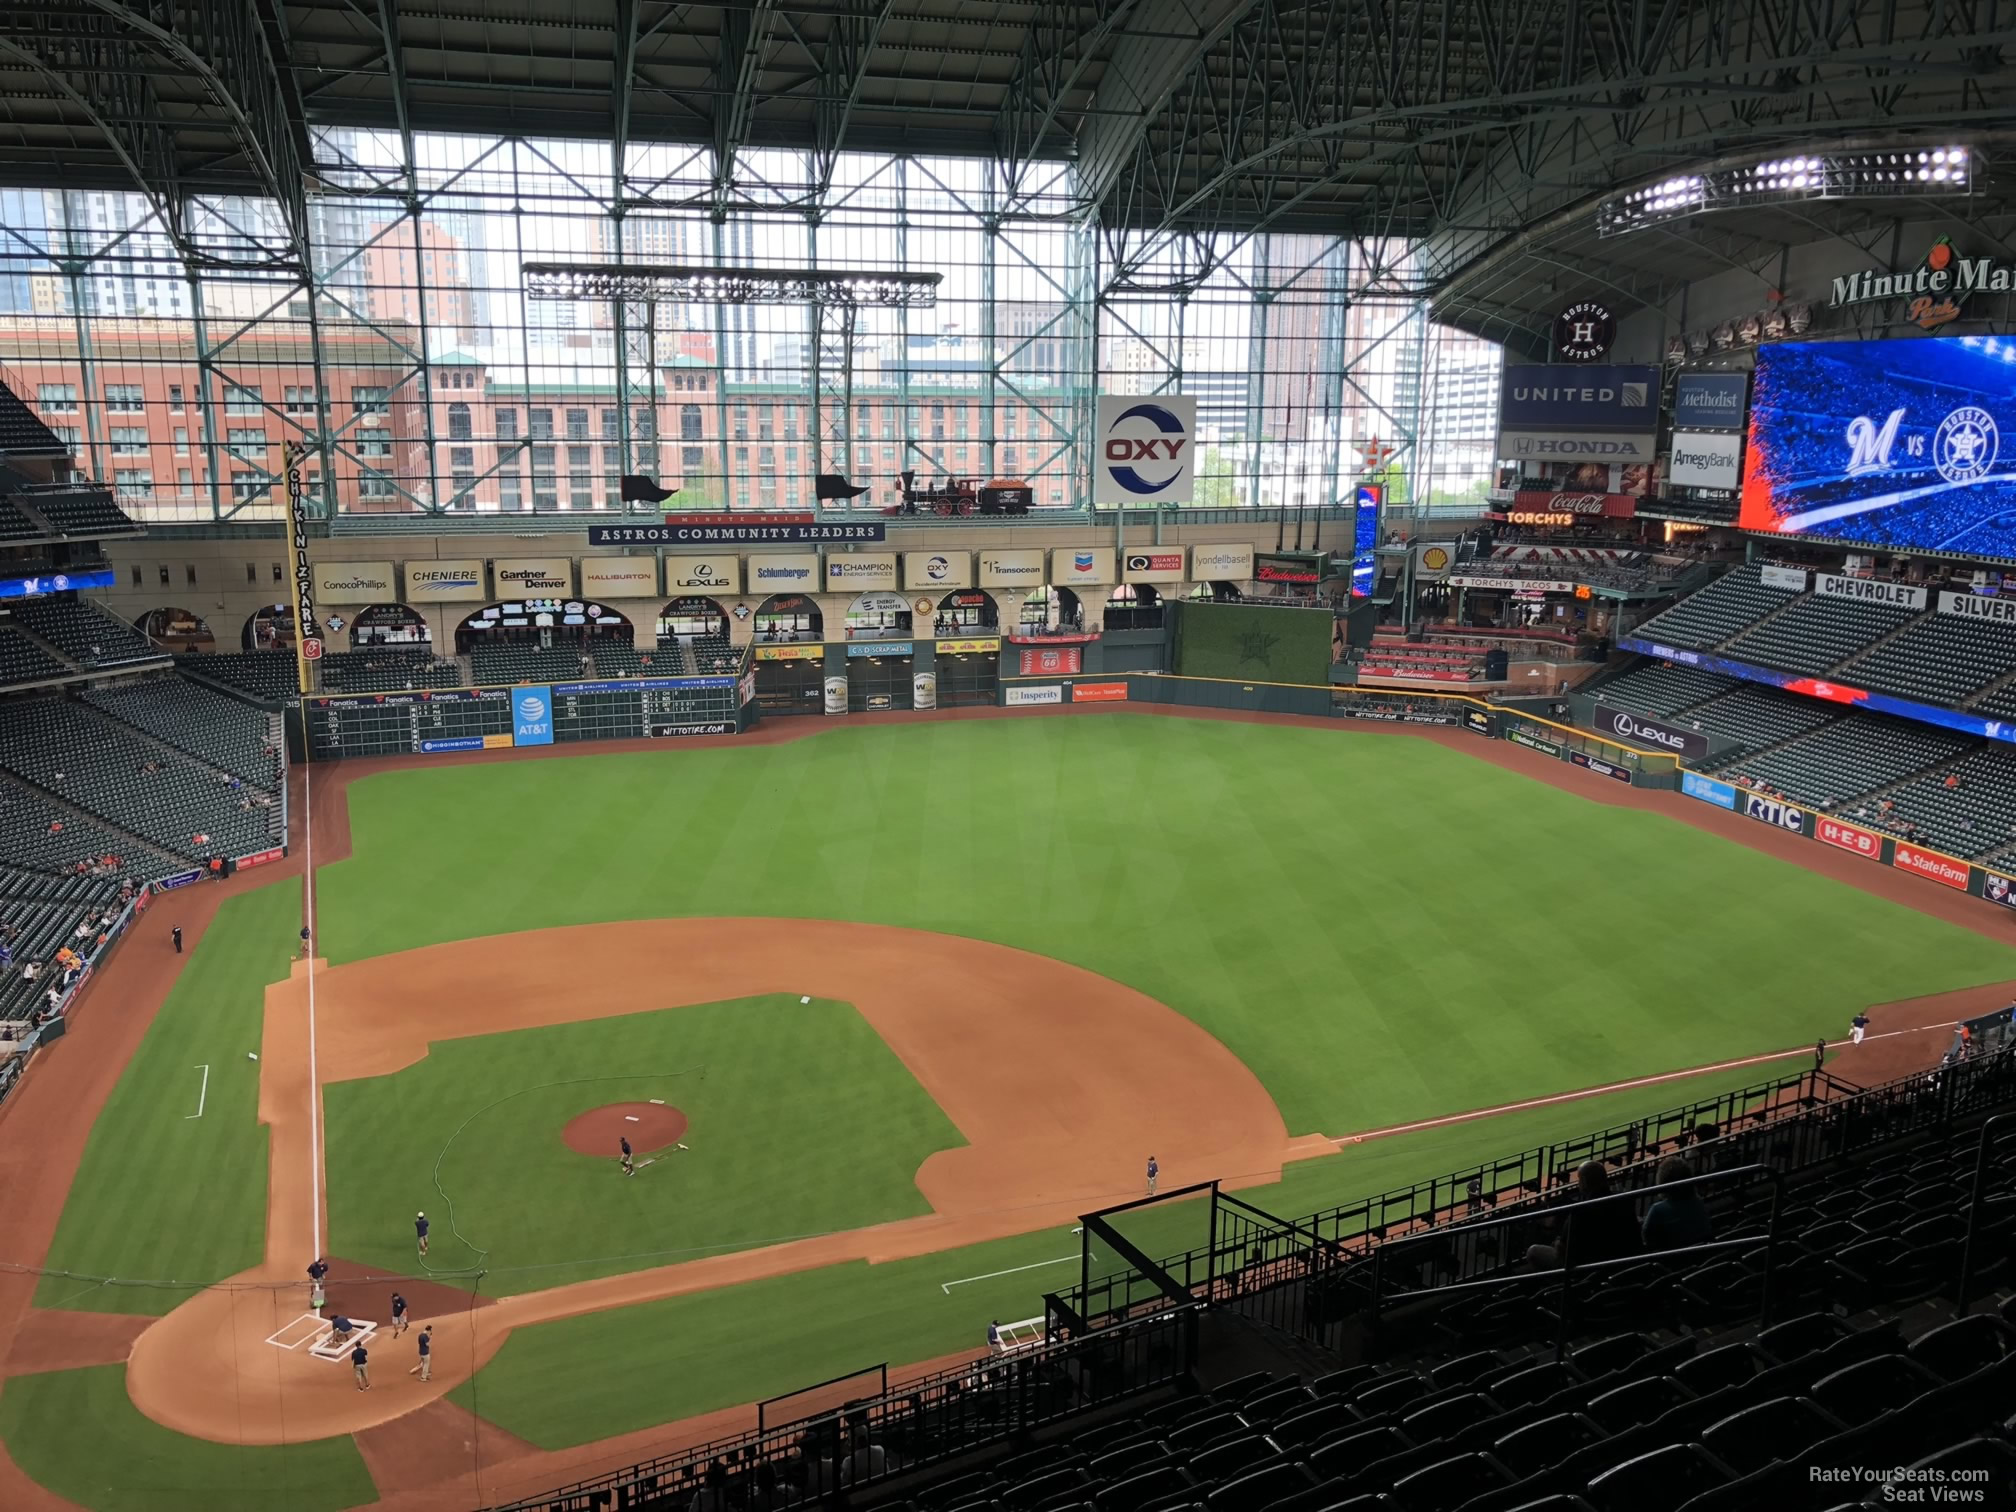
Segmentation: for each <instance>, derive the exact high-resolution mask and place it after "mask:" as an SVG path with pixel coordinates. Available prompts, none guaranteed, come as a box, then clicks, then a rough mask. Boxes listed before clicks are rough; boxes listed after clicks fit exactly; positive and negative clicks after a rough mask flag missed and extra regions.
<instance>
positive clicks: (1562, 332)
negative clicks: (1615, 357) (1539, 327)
mask: <svg viewBox="0 0 2016 1512" xmlns="http://www.w3.org/2000/svg"><path fill="white" fill-rule="evenodd" d="M1616 339H1617V317H1616V316H1615V315H1613V314H1611V313H1610V309H1609V307H1608V306H1607V305H1601V304H1598V303H1597V302H1596V301H1595V300H1593V299H1585V300H1582V301H1581V302H1580V303H1578V304H1572V305H1570V306H1568V308H1567V309H1565V310H1563V311H1562V312H1561V313H1560V314H1559V315H1557V316H1555V317H1554V350H1555V351H1556V352H1557V353H1558V354H1559V355H1560V357H1561V360H1562V361H1563V362H1601V361H1602V360H1603V359H1604V358H1605V357H1607V356H1609V355H1610V346H1611V343H1613V342H1615V341H1616Z"/></svg>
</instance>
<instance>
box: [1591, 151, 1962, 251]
mask: <svg viewBox="0 0 2016 1512" xmlns="http://www.w3.org/2000/svg"><path fill="white" fill-rule="evenodd" d="M1973 192H1974V163H1973V155H1972V153H1971V152H1970V151H1969V149H1968V148H1966V147H1957V146H1944V147H1910V148H1903V147H1900V148H1897V149H1896V150H1894V151H1885V152H1839V153H1828V154H1818V155H1812V156H1805V155H1802V156H1799V157H1781V158H1767V159H1765V160H1764V161H1762V162H1757V163H1745V164H1741V165H1738V166H1735V167H1727V168H1714V169H1709V170H1708V171H1706V172H1703V173H1692V174H1682V175H1678V176H1676V177H1672V178H1667V179H1663V180H1661V181H1660V182H1659V183H1656V184H1646V185H1643V186H1641V187H1639V188H1636V189H1630V190H1627V191H1625V192H1624V193H1622V194H1615V195H1612V196H1611V197H1610V198H1608V199H1606V200H1604V201H1603V203H1602V204H1600V205H1598V206H1597V207H1596V231H1597V234H1598V235H1599V236H1622V235H1624V234H1626V233H1628V232H1631V231H1642V230H1644V229H1645V228H1646V227H1648V226H1656V225H1661V224H1664V223H1666V222H1669V221H1675V220H1680V219H1683V218H1684V217H1686V216H1690V215H1698V214H1700V213H1701V212H1703V211H1707V210H1741V209H1745V208H1748V207H1751V206H1756V205H1771V204H1785V203H1789V202H1792V201H1797V200H1811V199H1885V198H1894V197H1895V196H1898V195H1912V196H1923V195H1934V194H1936V195H1949V194H1959V195H1966V194H1972V193H1973Z"/></svg>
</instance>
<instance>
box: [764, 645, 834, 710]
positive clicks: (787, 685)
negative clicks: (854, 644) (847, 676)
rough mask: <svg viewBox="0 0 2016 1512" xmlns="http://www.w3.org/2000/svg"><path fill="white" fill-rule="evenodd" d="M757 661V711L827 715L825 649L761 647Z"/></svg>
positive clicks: (806, 646)
mask: <svg viewBox="0 0 2016 1512" xmlns="http://www.w3.org/2000/svg"><path fill="white" fill-rule="evenodd" d="M752 654H753V656H754V657H755V661H754V668H755V673H756V707H757V708H759V709H761V710H762V711H763V713H764V715H765V716H766V717H767V716H769V715H771V714H823V713H825V712H826V706H825V701H824V700H825V688H826V648H825V647H824V646H822V645H820V644H819V643H818V642H817V641H814V642H812V643H810V644H809V645H796V646H758V647H756V648H755V650H754V652H753V653H752Z"/></svg>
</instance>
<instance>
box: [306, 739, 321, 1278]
mask: <svg viewBox="0 0 2016 1512" xmlns="http://www.w3.org/2000/svg"><path fill="white" fill-rule="evenodd" d="M302 755H303V757H304V758H305V759H304V760H303V761H302V763H301V809H302V820H301V826H302V852H303V854H302V861H301V886H302V900H301V905H302V914H303V917H302V920H301V922H302V923H303V924H306V925H307V926H308V931H309V934H308V954H307V956H306V957H305V958H304V959H305V961H306V963H307V967H308V1221H309V1223H310V1224H311V1225H312V1226H313V1230H312V1231H313V1233H314V1239H313V1241H312V1242H311V1243H310V1244H309V1246H308V1253H309V1254H311V1255H319V1254H321V1253H322V1089H321V1083H320V1082H319V1081H318V1080H317V1078H316V1073H315V948H316V946H317V945H319V944H320V943H321V935H322V931H321V928H320V927H319V923H318V921H317V920H316V918H315V762H314V758H313V756H312V755H310V753H309V751H308V749H307V741H306V737H305V735H304V738H303V743H302Z"/></svg>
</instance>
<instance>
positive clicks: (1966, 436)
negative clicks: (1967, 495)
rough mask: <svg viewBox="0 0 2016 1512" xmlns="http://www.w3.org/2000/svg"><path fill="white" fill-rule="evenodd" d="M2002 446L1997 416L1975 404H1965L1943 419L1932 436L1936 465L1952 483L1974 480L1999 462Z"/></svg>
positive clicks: (1933, 462) (1933, 456)
mask: <svg viewBox="0 0 2016 1512" xmlns="http://www.w3.org/2000/svg"><path fill="white" fill-rule="evenodd" d="M2001 447H2002V436H2001V433H2000V432H1999V431H1997V430H1996V428H1995V418H1994V416H1992V415H1990V414H1989V413H1988V411H1986V410H1984V409H1981V408H1979V407H1977V406H1975V405H1971V404H1968V405H1962V406H1961V407H1960V408H1959V409H1956V410H1954V411H1953V412H1952V413H1951V414H1950V415H1948V416H1947V417H1946V418H1945V419H1944V420H1941V421H1940V422H1939V430H1938V432H1937V434H1935V435H1934V436H1933V438H1932V465H1933V466H1934V467H1936V468H1938V469H1939V476H1940V477H1942V478H1944V479H1945V480H1946V481H1947V482H1948V483H1972V482H1973V481H1974V480H1975V479H1976V478H1979V477H1981V476H1982V475H1983V474H1985V473H1986V472H1987V471H1988V469H1989V468H1991V467H1993V466H1994V465H1995V457H1996V454H1997V453H1998V452H1999V451H2000V450H2001Z"/></svg>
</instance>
